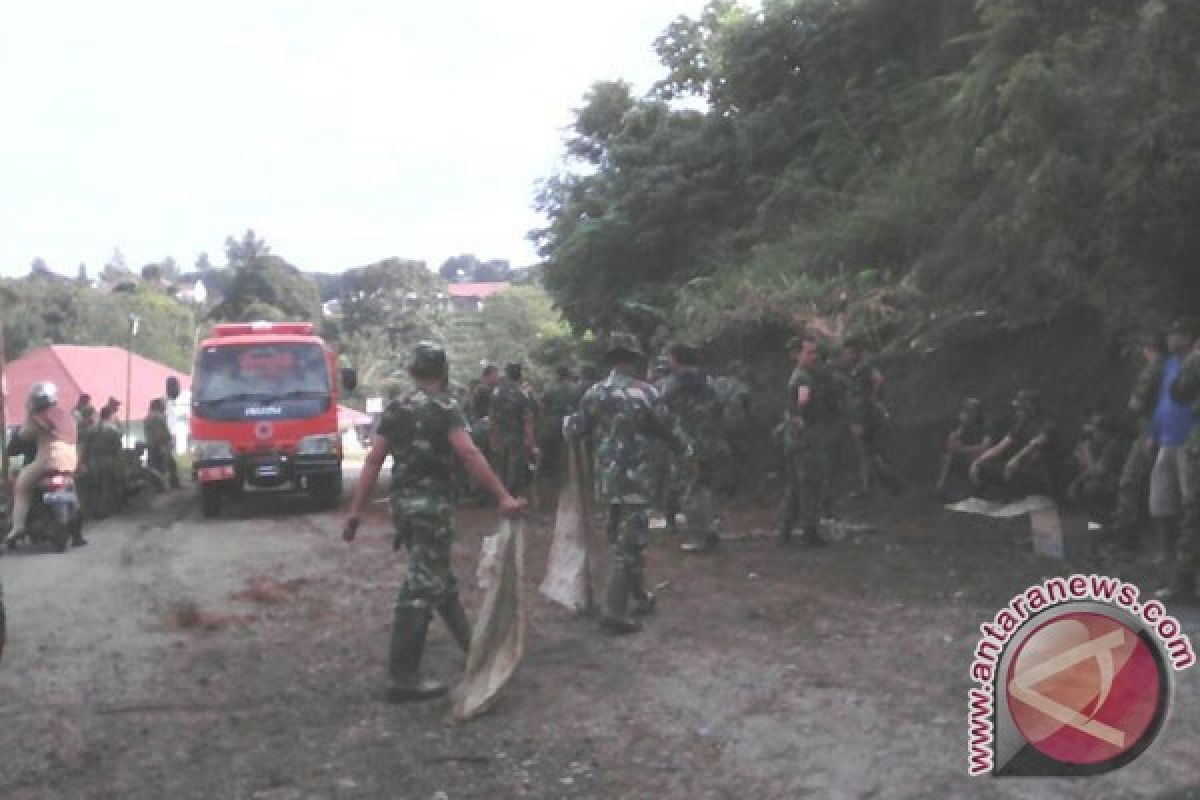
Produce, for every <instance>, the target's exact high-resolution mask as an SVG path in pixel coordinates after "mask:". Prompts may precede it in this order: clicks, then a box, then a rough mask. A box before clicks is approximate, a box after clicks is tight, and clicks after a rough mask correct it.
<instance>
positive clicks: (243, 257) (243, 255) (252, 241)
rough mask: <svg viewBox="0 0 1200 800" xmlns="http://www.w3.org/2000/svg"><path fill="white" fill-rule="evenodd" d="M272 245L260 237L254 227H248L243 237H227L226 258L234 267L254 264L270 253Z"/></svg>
mask: <svg viewBox="0 0 1200 800" xmlns="http://www.w3.org/2000/svg"><path fill="white" fill-rule="evenodd" d="M270 252H271V248H270V246H268V245H267V243H266V242H265V241H264V240H262V239H260V238H258V236H257V235H256V234H255V233H254V229H253V228H247V229H246V232H245V233H243V234H242V238H241V239H235V238H234V237H232V236H226V237H225V260H226V262H227V265H228V266H229V267H230V268H232V269H237V268H239V267H244V266H246V265H248V264H252V263H253V262H254V261H256V260H257V259H259V258H262V257H263V256H266V255H269V254H270Z"/></svg>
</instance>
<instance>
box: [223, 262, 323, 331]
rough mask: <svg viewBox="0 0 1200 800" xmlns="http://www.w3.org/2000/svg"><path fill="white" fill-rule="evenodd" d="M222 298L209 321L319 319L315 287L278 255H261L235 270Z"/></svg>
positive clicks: (318, 304)
mask: <svg viewBox="0 0 1200 800" xmlns="http://www.w3.org/2000/svg"><path fill="white" fill-rule="evenodd" d="M224 295H225V296H224V299H223V300H222V301H221V302H220V303H219V304H218V305H217V306H215V307H214V308H213V310H212V312H211V313H210V314H209V316H210V318H211V319H214V320H225V321H230V322H249V321H253V320H255V319H276V320H278V319H295V320H317V319H319V318H320V303H319V302H318V299H317V288H316V285H315V284H314V283H313V281H312V280H311V279H310V278H309V277H308V276H306V275H304V274H303V273H301V272H300V270H298V269H296V268H295V267H294V266H292V265H291V264H289V263H288V262H286V261H284V260H283V259H282V258H280V257H279V256H272V255H260V256H258V257H256V258H255V259H253V260H252V261H250V262H248V263H246V264H245V265H243V266H240V267H238V268H237V269H236V270H234V271H233V280H232V282H231V284H230V285H229V288H228V289H227V290H226V291H225V293H224Z"/></svg>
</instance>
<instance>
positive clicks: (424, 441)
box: [377, 389, 467, 609]
mask: <svg viewBox="0 0 1200 800" xmlns="http://www.w3.org/2000/svg"><path fill="white" fill-rule="evenodd" d="M466 425H467V421H466V418H465V417H464V416H463V413H462V410H461V409H460V408H459V405H458V402H457V401H456V400H455V399H454V397H453V395H451V394H449V393H448V392H438V393H429V392H426V391H425V390H423V389H417V390H416V391H414V392H412V393H410V394H408V395H406V396H404V397H402V398H399V399H397V400H394V401H392V403H391V404H390V405H389V406H388V407H387V409H386V410H385V411H384V413H383V417H382V418H381V419H380V421H379V428H378V431H377V432H378V435H379V436H382V437H383V438H384V439H386V440H387V443H388V449H389V450H390V452H391V456H392V489H391V505H392V520H393V522H394V523H395V526H396V539H395V548H396V549H397V550H398V549H400V548H401V547H406V548H407V549H408V574H407V575H406V576H405V580H404V584H403V585H402V586H401V587H400V590H399V592H397V594H396V607H397V608H428V609H436V608H439V607H440V606H441V605H442V603H443V602H444V601H445V600H446V599H447V598H449V597H451V596H454V595H456V594H457V593H458V582H457V580H456V579H455V577H454V573H453V572H452V571H451V569H450V546H451V544H452V542H453V539H454V503H455V499H456V496H457V486H456V483H455V469H456V464H457V459H456V458H455V454H454V450H453V448H452V447H451V445H450V434H452V433H453V432H454V431H456V430H458V429H460V428H463V429H465V428H466Z"/></svg>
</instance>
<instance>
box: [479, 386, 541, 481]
mask: <svg viewBox="0 0 1200 800" xmlns="http://www.w3.org/2000/svg"><path fill="white" fill-rule="evenodd" d="M533 412H534V402H533V398H532V397H530V396H529V395H528V394H527V393H526V392H525V390H524V389H523V388H522V387H521V384H520V383H519V382H517V381H514V380H511V379H509V378H507V377H506V378H503V379H502V380H501V381H500V383H499V384H497V386H496V389H495V390H494V391H493V392H492V399H491V401H490V403H489V411H488V417H489V419H490V420H491V432H490V436H491V458H492V467H493V468H494V469H495V470H496V474H497V475H499V476H500V480H501V481H503V482H504V486H505V488H507V489H508V491H509V494H511V495H513V496H514V497H515V496H517V495H521V494H524V493H525V490H526V489H527V488H528V486H529V480H530V475H529V448H528V446H527V444H526V442H525V419H526V417H530V416H532V415H533Z"/></svg>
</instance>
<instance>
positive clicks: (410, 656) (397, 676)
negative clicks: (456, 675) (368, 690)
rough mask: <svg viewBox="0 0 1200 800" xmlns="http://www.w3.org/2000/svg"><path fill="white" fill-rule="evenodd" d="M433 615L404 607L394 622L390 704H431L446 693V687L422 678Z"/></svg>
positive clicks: (398, 611) (389, 664)
mask: <svg viewBox="0 0 1200 800" xmlns="http://www.w3.org/2000/svg"><path fill="white" fill-rule="evenodd" d="M430 616H431V614H430V611H429V609H428V608H427V607H420V608H416V607H413V606H400V607H397V608H396V611H395V616H394V618H393V619H392V641H391V647H390V648H389V653H388V677H389V678H390V679H391V682H390V684H389V685H388V690H387V701H388V702H389V703H408V702H413V701H419V700H431V699H433V698H435V697H440V696H442V695H444V694H445V693H446V687H445V686H443V685H442V684H440V683H435V682H432V681H422V680H421V679H420V678H419V677H418V671H419V669H420V666H421V655H422V654H423V653H424V652H425V634H426V633H428V631H429V618H430Z"/></svg>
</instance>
